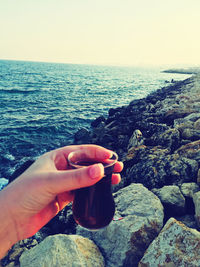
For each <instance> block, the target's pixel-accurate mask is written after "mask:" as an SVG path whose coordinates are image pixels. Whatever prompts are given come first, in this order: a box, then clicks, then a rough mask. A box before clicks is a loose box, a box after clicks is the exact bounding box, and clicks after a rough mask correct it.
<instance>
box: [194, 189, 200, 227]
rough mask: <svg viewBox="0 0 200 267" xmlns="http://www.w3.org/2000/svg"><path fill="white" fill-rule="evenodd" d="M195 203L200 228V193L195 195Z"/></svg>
mask: <svg viewBox="0 0 200 267" xmlns="http://www.w3.org/2000/svg"><path fill="white" fill-rule="evenodd" d="M193 201H194V206H195V218H196V221H197V224H198V226H199V227H200V191H199V192H197V193H195V194H194V195H193Z"/></svg>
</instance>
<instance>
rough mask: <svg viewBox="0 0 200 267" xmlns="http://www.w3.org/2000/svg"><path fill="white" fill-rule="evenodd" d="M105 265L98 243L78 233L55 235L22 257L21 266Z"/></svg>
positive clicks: (67, 266) (94, 266) (77, 266)
mask: <svg viewBox="0 0 200 267" xmlns="http://www.w3.org/2000/svg"><path fill="white" fill-rule="evenodd" d="M46 266H48V267H65V266H66V267H103V266H104V259H103V257H102V255H101V253H100V251H99V249H98V248H97V247H96V245H95V244H94V243H93V242H92V241H91V240H88V239H86V238H83V237H81V236H77V235H69V236H67V235H54V236H49V237H47V238H46V239H45V240H44V241H42V242H41V243H40V244H39V245H38V246H36V247H34V248H32V249H30V250H29V251H26V252H24V253H23V254H22V256H21V257H20V267H46Z"/></svg>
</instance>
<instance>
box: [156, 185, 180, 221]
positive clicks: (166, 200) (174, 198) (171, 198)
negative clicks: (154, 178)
mask: <svg viewBox="0 0 200 267" xmlns="http://www.w3.org/2000/svg"><path fill="white" fill-rule="evenodd" d="M152 192H153V193H154V194H156V195H157V196H158V197H159V199H160V201H161V202H162V204H163V206H164V209H165V214H166V215H167V216H170V215H184V214H185V198H184V196H183V195H182V193H181V191H180V189H179V187H178V186H177V185H165V186H163V187H162V188H159V189H156V188H155V189H152Z"/></svg>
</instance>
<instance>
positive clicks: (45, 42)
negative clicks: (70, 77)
mask: <svg viewBox="0 0 200 267" xmlns="http://www.w3.org/2000/svg"><path fill="white" fill-rule="evenodd" d="M199 14H200V0H167V1H166V0H165V1H164V0H137V1H136V0H0V59H14V60H31V61H45V62H46V61H47V62H61V63H74V64H101V65H102V64H103V65H134V66H135V65H176V64H177V65H180V66H181V65H184V64H188V65H191V66H197V65H200V51H199V50H200V15H199Z"/></svg>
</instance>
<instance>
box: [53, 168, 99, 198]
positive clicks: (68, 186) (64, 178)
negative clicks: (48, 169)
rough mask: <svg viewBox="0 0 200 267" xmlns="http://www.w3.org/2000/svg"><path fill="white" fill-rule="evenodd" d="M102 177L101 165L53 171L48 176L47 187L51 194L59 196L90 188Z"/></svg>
mask: <svg viewBox="0 0 200 267" xmlns="http://www.w3.org/2000/svg"><path fill="white" fill-rule="evenodd" d="M103 176H104V167H103V165H102V164H101V163H98V164H94V165H92V166H89V167H83V168H80V169H74V170H66V171H55V172H52V173H51V174H50V175H49V179H48V185H49V186H50V187H51V188H52V192H53V193H55V194H59V193H62V192H65V191H71V190H74V189H78V188H82V187H87V186H91V185H93V184H95V183H97V182H98V181H99V180H100V179H101V178H102V177H103Z"/></svg>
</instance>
